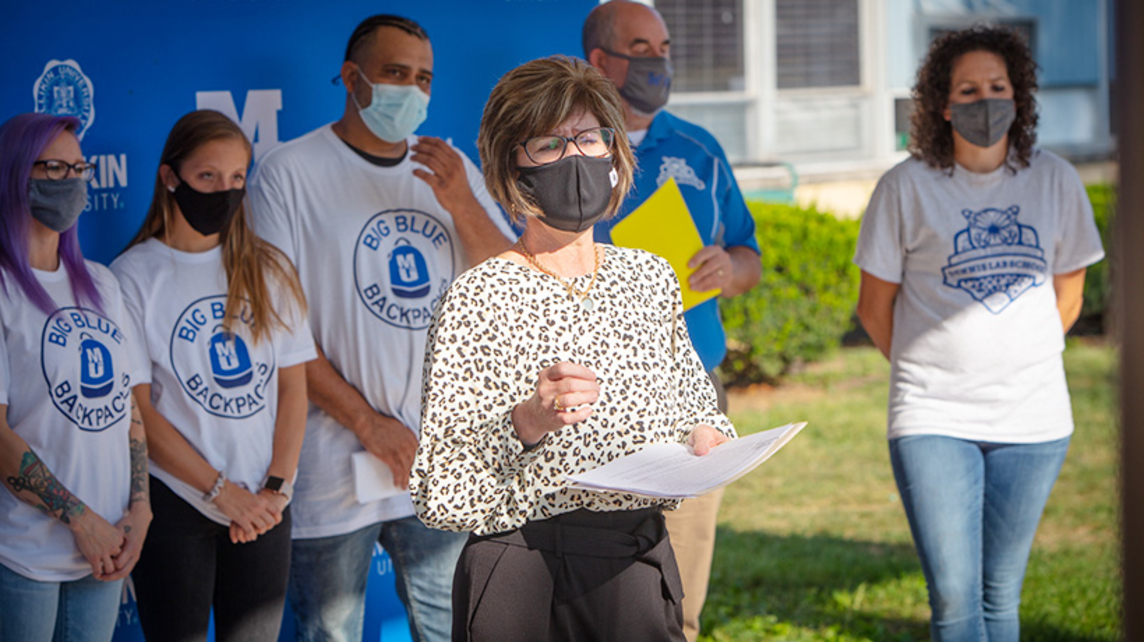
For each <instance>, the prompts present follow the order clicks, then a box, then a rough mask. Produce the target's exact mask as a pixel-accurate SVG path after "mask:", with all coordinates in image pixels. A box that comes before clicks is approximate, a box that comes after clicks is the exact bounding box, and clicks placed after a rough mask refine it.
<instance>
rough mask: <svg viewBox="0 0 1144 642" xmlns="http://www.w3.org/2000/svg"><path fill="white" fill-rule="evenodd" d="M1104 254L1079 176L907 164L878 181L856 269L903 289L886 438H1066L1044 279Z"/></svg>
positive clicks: (1036, 160)
mask: <svg viewBox="0 0 1144 642" xmlns="http://www.w3.org/2000/svg"><path fill="white" fill-rule="evenodd" d="M1103 256H1104V251H1103V249H1102V248H1101V244H1100V235H1099V233H1098V232H1097V229H1096V224H1095V222H1094V221H1093V214H1092V206H1091V204H1090V203H1089V201H1088V197H1087V196H1086V194H1085V191H1084V186H1083V185H1082V184H1081V181H1080V178H1079V177H1078V176H1077V173H1076V170H1075V169H1073V167H1072V166H1071V165H1069V164H1068V163H1066V162H1065V161H1063V160H1061V159H1060V158H1059V157H1057V156H1055V155H1053V154H1051V153H1049V152H1046V151H1034V153H1033V156H1032V158H1031V159H1030V166H1029V167H1028V168H1025V169H1021V170H1019V171H1017V173H1016V174H1013V173H1012V171H1011V170H1009V169H1007V168H1006V167H1005V166H1002V167H1000V168H998V169H997V170H996V171H993V172H990V173H988V174H975V173H973V172H970V171H968V170H966V169H965V168H963V167H960V166H956V167H955V169H954V171H953V173H952V175H950V174H949V173H948V172H945V171H942V170H939V169H934V168H932V167H930V166H928V165H926V164H925V163H924V162H922V161H919V160H915V159H909V160H907V161H905V162H903V163H901V164H899V165H898V166H896V167H894V168H893V169H891V170H890V171H889V172H887V173H886V175H885V176H883V177H882V180H881V181H879V183H878V186H877V188H876V189H875V190H874V194H873V196H872V197H871V199H870V206H869V208H868V209H867V210H866V214H865V216H864V217H863V219H862V230H861V233H860V235H859V237H858V248H857V251H856V252H855V255H854V262H855V263H856V264H858V266H859V267H861V268H862V269H863V270H865V271H866V272H868V273H870V274H871V275H873V276H875V277H877V278H879V279H882V280H883V281H889V282H891V283H898V284H900V289H899V290H898V294H897V298H896V300H895V302H894V332H893V340H892V346H891V350H890V362H891V364H892V370H891V380H890V404H889V437H890V438H895V437H902V436H906V435H916V434H938V435H947V436H952V437H958V438H962V439H970V440H980V441H991V442H1008V443H1032V442H1040V441H1050V440H1053V439H1060V438H1062V437H1065V436H1068V435H1069V434H1071V433H1072V429H1073V422H1072V410H1071V406H1070V404H1069V394H1068V387H1067V384H1066V382H1065V375H1064V368H1063V365H1062V361H1061V352H1062V351H1063V350H1064V336H1063V332H1062V328H1061V321H1060V314H1059V312H1058V311H1057V299H1056V293H1055V291H1054V290H1053V275H1055V274H1063V273H1067V272H1072V271H1074V270H1077V269H1080V268H1082V267H1086V266H1088V265H1091V264H1093V263H1095V262H1097V261H1099V260H1100V259H1101V258H1102V257H1103Z"/></svg>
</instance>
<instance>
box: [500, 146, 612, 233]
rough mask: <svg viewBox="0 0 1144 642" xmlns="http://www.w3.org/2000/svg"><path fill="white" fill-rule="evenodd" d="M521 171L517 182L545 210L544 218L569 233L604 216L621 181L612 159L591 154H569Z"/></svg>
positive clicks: (548, 222)
mask: <svg viewBox="0 0 1144 642" xmlns="http://www.w3.org/2000/svg"><path fill="white" fill-rule="evenodd" d="M517 170H518V171H519V172H520V178H518V179H517V183H518V184H520V187H521V189H523V190H524V192H525V193H526V194H529V195H530V196H532V198H533V199H535V200H536V204H537V206H539V207H540V211H541V212H544V217H543V218H542V219H541V220H542V221H544V223H545V224H546V225H548V226H549V227H554V228H556V229H558V230H564V231H565V232H576V233H579V232H583V231H584V230H586V229H588V228H590V227H592V226H593V225H595V224H596V221H599V220H600V219H601V218H603V216H604V213H605V212H606V211H607V210H608V201H609V200H611V198H612V188H613V187H615V186H616V181H617V180H618V179H617V177H616V170H615V169H613V168H612V159H611V158H593V157H591V156H579V155H575V156H567V157H565V158H562V159H560V160H558V161H556V162H555V163H549V164H547V165H539V166H537V167H517Z"/></svg>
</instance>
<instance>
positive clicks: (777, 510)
mask: <svg viewBox="0 0 1144 642" xmlns="http://www.w3.org/2000/svg"><path fill="white" fill-rule="evenodd" d="M1065 363H1066V368H1067V370H1068V376H1069V384H1070V389H1071V391H1072V399H1073V415H1074V418H1075V420H1076V425H1077V431H1076V433H1075V434H1074V436H1073V442H1072V446H1071V448H1070V451H1069V455H1068V459H1067V460H1066V461H1065V465H1064V469H1063V470H1062V472H1061V476H1060V479H1059V480H1058V482H1057V485H1056V487H1055V489H1054V490H1053V495H1052V497H1051V498H1050V499H1049V504H1048V506H1047V507H1046V509H1045V516H1044V518H1043V519H1042V521H1041V526H1040V529H1039V531H1038V534H1037V540H1036V543H1035V544H1034V546H1033V553H1032V557H1031V559H1030V562H1029V571H1028V575H1027V576H1026V580H1025V589H1024V593H1023V595H1022V609H1021V625H1022V639H1025V640H1061V641H1064V640H1070V641H1082V640H1083V641H1089V640H1092V641H1097V640H1109V641H1112V640H1118V639H1119V626H1120V616H1119V608H1120V606H1119V605H1120V599H1119V595H1120V580H1119V566H1118V535H1117V528H1116V524H1117V511H1118V505H1117V487H1116V484H1117V482H1116V471H1117V465H1118V454H1117V441H1118V435H1117V420H1116V417H1117V409H1116V407H1115V403H1116V401H1115V381H1116V380H1115V374H1116V353H1115V350H1114V349H1112V348H1109V347H1106V346H1104V345H1099V344H1097V345H1094V344H1091V343H1089V344H1071V343H1070V346H1069V348H1068V350H1067V351H1066V353H1065ZM888 379H889V366H888V365H887V364H886V362H885V360H884V359H883V358H882V356H881V355H880V354H879V353H878V352H877V351H876V350H874V349H873V348H847V349H844V350H842V351H841V352H840V353H839V355H838V356H837V357H836V358H834V359H832V360H830V361H829V362H826V363H823V364H816V365H814V366H813V367H811V368H808V369H807V370H806V371H805V372H803V373H801V374H799V375H796V376H794V377H791V379H790V380H789V382H788V383H787V384H784V385H783V386H782V387H780V388H778V389H773V390H771V389H765V390H756V391H753V392H752V391H750V390H746V391H732V397H731V418H732V419H733V420H734V422H735V425H736V427H737V428H738V429H739V431H740V432H741V433H742V434H750V433H753V432H757V431H760V430H764V429H767V428H771V427H774V426H776V425H780V424H783V423H786V422H788V421H796V420H805V421H808V422H809V425H808V426H807V428H806V429H805V430H803V432H802V433H801V434H800V435H799V436H798V437H796V438H795V439H794V441H792V442H791V443H790V444H788V445H787V446H786V448H784V449H783V450H782V451H780V452H779V453H778V454H777V455H776V456H775V457H774V459H772V460H770V461H768V462H767V463H766V464H764V465H763V466H761V467H760V468H758V469H756V470H755V471H753V472H752V473H751V474H749V475H747V476H746V477H744V478H742V479H740V480H739V481H737V482H736V483H734V484H733V485H731V486H730V487H729V488H728V489H727V492H726V495H725V497H724V499H723V506H722V509H721V511H720V515H719V531H718V542H717V545H716V549H715V561H714V564H713V567H712V577H711V588H710V591H709V595H708V599H707V606H706V607H705V609H704V612H703V622H702V626H703V635H701V637H700V639H701V640H706V641H712V640H717V641H730V640H735V641H747V640H751V641H757V640H839V641H850V640H900V641H906V640H927V639H929V624H928V620H929V605H928V604H927V602H926V591H925V580H924V578H923V577H922V572H921V567H920V566H919V564H918V561H917V557H916V556H915V554H914V549H913V543H912V540H911V539H910V533H909V526H908V525H907V523H906V518H905V514H904V513H903V511H902V507H901V502H900V501H899V499H898V495H897V488H896V487H895V485H894V479H893V473H892V472H891V470H890V462H889V455H888V453H887V449H886V439H885V420H886V395H887V389H888Z"/></svg>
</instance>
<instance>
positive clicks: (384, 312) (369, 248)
mask: <svg viewBox="0 0 1144 642" xmlns="http://www.w3.org/2000/svg"><path fill="white" fill-rule="evenodd" d="M454 274H455V260H454V254H453V237H452V235H451V234H450V233H449V229H448V228H447V227H445V226H444V225H443V224H442V223H441V221H440V220H438V219H437V218H436V217H434V216H432V215H431V214H427V213H425V212H421V211H418V210H406V209H394V210H385V211H384V212H378V213H377V214H374V215H373V217H372V218H370V219H369V222H367V223H366V224H365V227H364V228H362V231H361V234H359V235H358V240H357V244H356V245H355V246H354V285H355V286H356V288H357V292H358V297H359V298H360V299H361V301H362V303H364V304H365V305H366V307H367V308H369V311H370V312H371V313H372V314H373V315H374V316H376V317H377V318H379V319H381V320H382V321H384V322H386V323H388V324H389V325H392V326H394V327H398V328H403V329H406V330H421V329H424V328H427V327H429V320H430V318H431V317H432V316H433V308H434V307H436V305H437V301H438V300H440V298H441V295H443V294H444V293H445V290H447V289H448V288H449V283H450V282H452V280H453V275H454Z"/></svg>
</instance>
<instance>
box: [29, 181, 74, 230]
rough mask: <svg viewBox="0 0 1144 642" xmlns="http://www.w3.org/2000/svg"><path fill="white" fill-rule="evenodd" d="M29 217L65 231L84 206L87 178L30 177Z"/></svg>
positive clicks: (49, 226) (52, 228) (47, 226)
mask: <svg viewBox="0 0 1144 642" xmlns="http://www.w3.org/2000/svg"><path fill="white" fill-rule="evenodd" d="M28 207H29V208H30V209H31V211H32V218H34V219H36V220H37V221H39V222H40V223H42V224H43V225H44V227H46V228H48V229H49V230H52V231H53V232H60V233H62V232H66V231H67V230H69V229H71V226H73V225H75V222H76V220H78V219H79V215H80V214H82V213H83V210H84V208H85V207H87V181H86V180H84V179H82V178H62V179H60V180H52V179H50V178H33V179H30V180H29V181H28Z"/></svg>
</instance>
